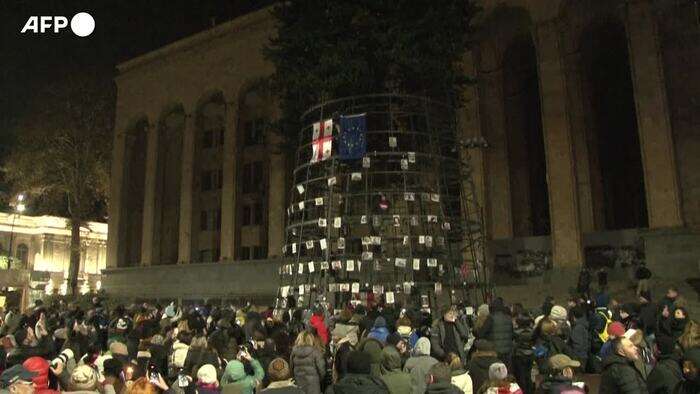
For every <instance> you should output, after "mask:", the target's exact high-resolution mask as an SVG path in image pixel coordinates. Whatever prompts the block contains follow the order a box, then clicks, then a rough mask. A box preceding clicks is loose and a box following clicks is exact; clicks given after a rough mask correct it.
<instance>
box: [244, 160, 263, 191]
mask: <svg viewBox="0 0 700 394" xmlns="http://www.w3.org/2000/svg"><path fill="white" fill-rule="evenodd" d="M263 168H264V167H263V162H262V161H255V162H252V163H246V164H244V165H243V174H241V175H242V176H241V181H242V182H243V193H249V194H250V193H261V192H263V191H264V188H263V185H264V179H265V178H264V177H263Z"/></svg>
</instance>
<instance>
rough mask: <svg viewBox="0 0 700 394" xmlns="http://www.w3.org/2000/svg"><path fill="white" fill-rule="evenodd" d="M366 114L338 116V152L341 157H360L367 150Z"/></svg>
mask: <svg viewBox="0 0 700 394" xmlns="http://www.w3.org/2000/svg"><path fill="white" fill-rule="evenodd" d="M366 132H367V118H366V114H358V115H348V116H341V117H340V135H339V136H338V140H339V143H338V154H339V156H340V158H341V159H345V160H352V159H361V158H362V157H363V156H364V155H365V152H366V151H367V139H366V138H365V133H366Z"/></svg>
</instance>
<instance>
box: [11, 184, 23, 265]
mask: <svg viewBox="0 0 700 394" xmlns="http://www.w3.org/2000/svg"><path fill="white" fill-rule="evenodd" d="M23 201H24V194H23V193H20V194H18V195H17V202H16V203H15V211H14V213H13V214H12V226H11V227H10V247H9V249H8V251H7V268H8V269H9V268H12V264H11V262H12V260H13V259H12V243H13V241H14V236H15V220H16V219H17V215H22V212H24V210H25V209H26V206H25V205H24V202H23Z"/></svg>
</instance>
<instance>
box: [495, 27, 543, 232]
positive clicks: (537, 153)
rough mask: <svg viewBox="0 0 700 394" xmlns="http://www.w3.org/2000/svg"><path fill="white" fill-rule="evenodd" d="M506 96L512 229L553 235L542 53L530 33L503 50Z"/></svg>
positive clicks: (504, 97) (516, 39) (504, 93)
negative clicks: (542, 104) (542, 106)
mask: <svg viewBox="0 0 700 394" xmlns="http://www.w3.org/2000/svg"><path fill="white" fill-rule="evenodd" d="M503 100H504V109H505V111H504V112H505V128H506V136H507V144H508V167H509V173H510V177H509V178H510V195H511V207H512V220H513V235H514V236H515V237H524V236H542V235H549V234H550V232H551V231H550V219H549V194H548V190H547V167H546V158H545V151H544V135H543V130H542V116H541V111H540V90H539V78H538V73H537V55H536V52H535V45H534V42H533V40H532V37H531V36H530V35H529V34H528V35H522V36H519V37H517V38H515V39H514V40H513V41H512V42H511V43H510V45H509V46H508V47H507V48H506V50H505V52H504V55H503Z"/></svg>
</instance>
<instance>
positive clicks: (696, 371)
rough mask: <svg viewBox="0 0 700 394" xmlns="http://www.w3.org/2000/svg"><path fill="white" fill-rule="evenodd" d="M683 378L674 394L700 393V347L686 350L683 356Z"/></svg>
mask: <svg viewBox="0 0 700 394" xmlns="http://www.w3.org/2000/svg"><path fill="white" fill-rule="evenodd" d="M683 377H684V378H685V379H684V380H683V381H682V382H681V383H679V384H678V386H676V388H675V389H674V391H673V393H674V394H691V393H693V394H697V393H700V347H694V348H692V349H688V350H686V352H685V355H684V356H683Z"/></svg>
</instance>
